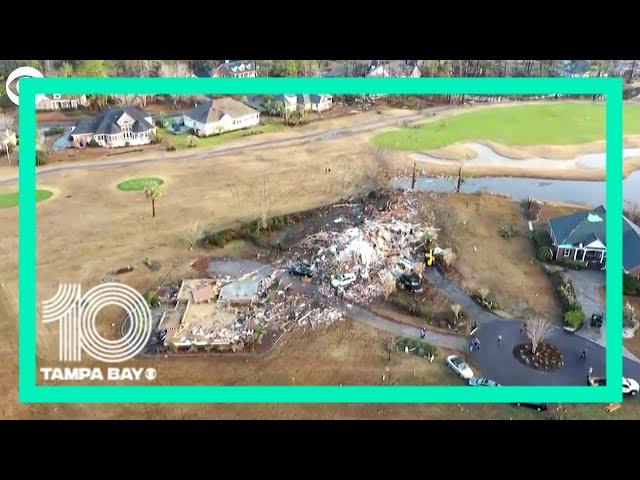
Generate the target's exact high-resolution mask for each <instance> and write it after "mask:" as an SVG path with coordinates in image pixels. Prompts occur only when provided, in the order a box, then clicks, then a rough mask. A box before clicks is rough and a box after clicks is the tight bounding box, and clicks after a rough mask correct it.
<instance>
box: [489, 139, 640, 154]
mask: <svg viewBox="0 0 640 480" xmlns="http://www.w3.org/2000/svg"><path fill="white" fill-rule="evenodd" d="M484 143H486V144H487V145H489V146H490V147H491V148H492V149H493V150H494V151H495V152H496V153H498V154H499V155H502V156H505V157H509V158H513V159H516V160H518V159H520V160H523V159H527V158H551V159H557V160H570V159H573V158H576V157H578V156H580V155H585V154H589V153H602V152H604V151H605V149H606V143H605V141H604V140H597V141H594V142H586V143H580V144H578V145H503V144H500V143H496V142H491V141H486V142H484ZM623 145H624V148H634V147H640V135H628V136H625V137H624V141H623Z"/></svg>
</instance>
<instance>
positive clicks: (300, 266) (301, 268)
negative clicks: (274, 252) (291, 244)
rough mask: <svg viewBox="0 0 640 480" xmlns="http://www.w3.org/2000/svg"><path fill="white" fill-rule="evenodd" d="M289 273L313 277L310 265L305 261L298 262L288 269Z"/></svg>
mask: <svg viewBox="0 0 640 480" xmlns="http://www.w3.org/2000/svg"><path fill="white" fill-rule="evenodd" d="M289 275H293V276H296V277H309V278H311V277H313V270H312V269H311V266H310V265H307V264H306V263H302V262H298V263H296V264H295V265H294V266H293V267H291V268H290V269H289Z"/></svg>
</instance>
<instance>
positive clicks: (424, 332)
mask: <svg viewBox="0 0 640 480" xmlns="http://www.w3.org/2000/svg"><path fill="white" fill-rule="evenodd" d="M426 334H427V331H426V330H425V329H424V327H422V328H420V339H421V340H424V337H425V335H426Z"/></svg>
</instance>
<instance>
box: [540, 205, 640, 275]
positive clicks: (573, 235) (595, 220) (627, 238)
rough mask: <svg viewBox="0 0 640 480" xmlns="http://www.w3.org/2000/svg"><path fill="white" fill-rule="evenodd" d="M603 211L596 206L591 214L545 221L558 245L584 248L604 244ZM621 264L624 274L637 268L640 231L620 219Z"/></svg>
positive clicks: (639, 259) (630, 222) (605, 233)
mask: <svg viewBox="0 0 640 480" xmlns="http://www.w3.org/2000/svg"><path fill="white" fill-rule="evenodd" d="M606 217H607V215H606V209H605V207H604V206H602V205H600V206H599V207H598V208H596V209H594V210H592V211H585V212H576V213H571V214H569V215H563V216H561V217H554V218H550V219H549V226H550V228H551V230H552V232H553V235H554V237H555V239H556V242H557V243H558V245H574V246H578V245H580V244H582V245H583V246H584V245H588V244H590V243H591V242H593V241H594V240H600V241H601V242H602V243H603V244H604V245H606V243H607V229H606ZM623 220H624V221H623V222H622V242H623V245H622V264H623V267H624V269H625V270H626V271H631V270H634V269H636V268H638V267H640V227H638V226H637V225H635V224H634V223H633V222H632V221H631V220H629V219H628V218H626V217H623Z"/></svg>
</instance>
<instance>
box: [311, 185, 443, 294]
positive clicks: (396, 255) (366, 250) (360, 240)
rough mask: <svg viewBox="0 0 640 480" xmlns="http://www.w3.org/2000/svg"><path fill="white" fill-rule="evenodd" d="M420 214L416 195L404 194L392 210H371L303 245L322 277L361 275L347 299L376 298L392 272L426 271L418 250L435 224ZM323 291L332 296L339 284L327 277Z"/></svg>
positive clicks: (321, 287)
mask: <svg viewBox="0 0 640 480" xmlns="http://www.w3.org/2000/svg"><path fill="white" fill-rule="evenodd" d="M416 216H417V212H416V209H415V208H414V206H413V204H412V201H411V197H410V196H408V195H403V196H401V197H400V201H398V202H397V203H395V204H393V205H391V206H390V207H389V208H388V209H386V210H384V211H379V210H376V211H374V212H372V215H371V216H370V218H369V219H368V220H365V221H364V222H363V223H362V224H361V225H359V226H355V227H352V228H348V229H346V230H344V231H340V232H336V231H329V232H328V231H321V232H318V233H316V234H313V235H310V236H309V237H307V238H306V239H304V240H303V241H302V242H301V243H300V247H301V248H302V249H303V250H304V252H303V255H304V256H306V257H307V258H310V259H311V263H312V265H313V267H314V268H315V270H316V272H317V275H318V276H319V277H320V278H324V279H325V280H326V279H327V277H331V276H334V275H337V274H344V273H352V274H355V275H356V280H355V281H354V282H353V283H352V284H351V285H349V286H348V288H345V289H344V292H342V293H343V298H345V299H347V300H352V301H363V300H372V299H374V298H377V297H379V296H381V295H384V293H385V291H386V290H388V284H389V281H390V278H391V276H390V275H393V276H394V277H397V276H399V275H401V274H402V273H409V272H417V273H421V272H422V268H423V265H422V262H416V261H415V260H414V258H415V254H416V251H417V249H418V248H419V247H421V246H423V245H424V243H425V240H426V238H428V237H430V236H432V235H433V233H434V229H433V228H432V227H428V226H425V225H423V224H422V223H420V222H417V221H415V220H414V219H415V217H416ZM399 218H403V219H404V220H400V219H399ZM320 290H321V291H322V292H323V293H324V294H325V295H327V296H331V295H334V294H335V293H336V290H337V289H336V288H333V290H332V287H331V285H330V282H327V281H324V282H322V284H321V286H320Z"/></svg>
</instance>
